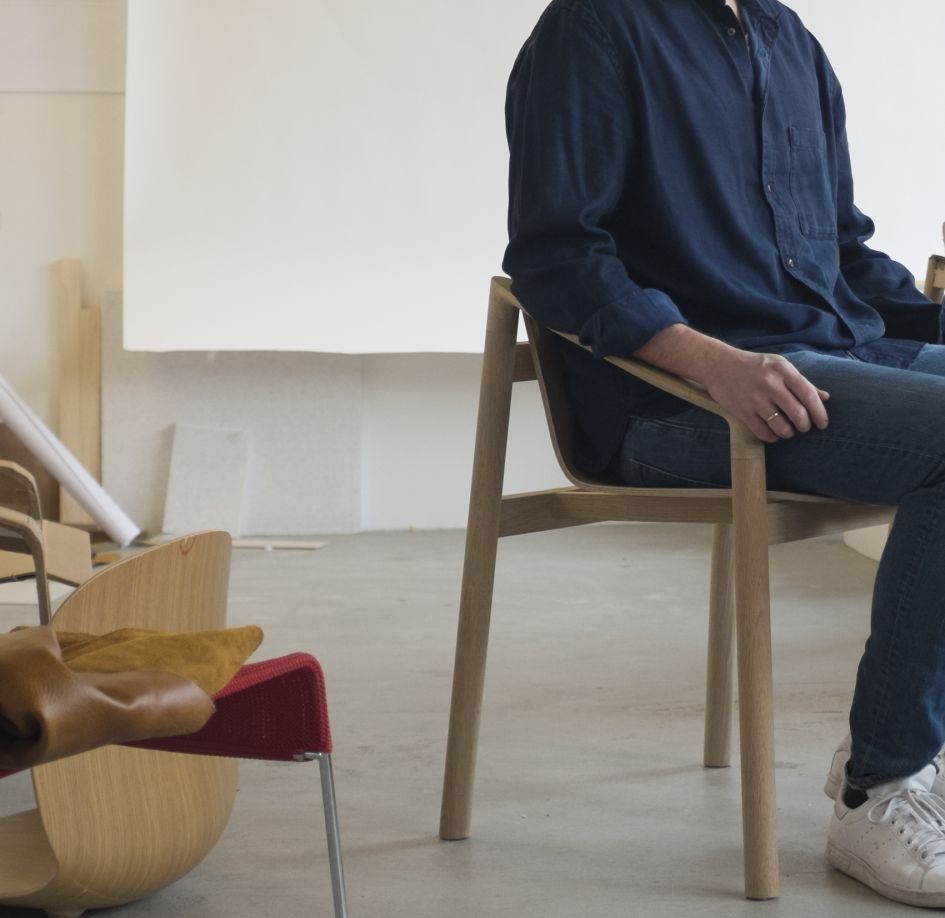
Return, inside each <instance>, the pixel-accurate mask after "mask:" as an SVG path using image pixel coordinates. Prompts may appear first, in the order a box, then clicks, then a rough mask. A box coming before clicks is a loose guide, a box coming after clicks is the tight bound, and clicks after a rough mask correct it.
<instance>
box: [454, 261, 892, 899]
mask: <svg viewBox="0 0 945 918" xmlns="http://www.w3.org/2000/svg"><path fill="white" fill-rule="evenodd" d="M520 312H522V307H521V305H520V304H519V303H518V301H517V300H516V299H515V297H514V296H513V294H512V292H511V285H510V282H509V281H508V280H507V279H506V278H494V279H493V281H492V288H491V296H490V302H489V315H488V321H487V326H486V344H485V354H484V361H483V369H482V387H481V390H480V397H479V418H478V426H477V432H476V452H475V459H474V464H473V478H472V493H471V497H470V505H469V525H468V529H467V532H466V555H465V562H464V567H463V582H462V595H461V600H460V610H459V630H458V635H457V641H456V663H455V670H454V676H453V696H452V707H451V711H450V727H449V739H448V747H447V756H446V772H445V778H444V785H443V801H442V812H441V821H440V837H441V838H443V839H461V838H466V837H468V835H469V833H470V821H471V815H472V793H473V780H474V772H475V760H476V747H477V743H478V735H479V720H480V712H481V706H482V691H483V682H484V677H485V665H486V649H487V644H488V635H489V618H490V614H491V608H492V593H493V583H494V573H495V560H496V551H497V544H498V539H499V538H501V537H503V536H511V535H518V534H521V533H527V532H539V531H543V530H548V529H558V528H562V527H566V526H580V525H583V524H585V523H596V522H601V521H604V520H621V521H631V520H632V521H662V522H667V521H671V522H691V523H713V524H714V535H713V542H712V569H711V570H712V577H711V589H710V596H709V646H708V675H707V690H706V715H705V749H704V762H705V764H706V766H709V767H721V766H725V765H728V764H729V761H730V735H731V713H732V706H733V685H732V658H733V654H732V650H733V622H734V630H735V631H736V632H737V636H738V640H737V649H738V689H739V699H740V701H739V721H740V740H741V742H740V747H741V766H742V775H741V783H742V824H743V835H744V858H745V895H746V896H747V897H748V898H749V899H770V898H773V897H775V896H777V895H778V841H777V827H776V800H775V781H774V722H773V704H772V701H773V699H772V695H773V685H772V670H771V627H770V612H769V591H768V545H769V544H775V543H779V542H790V541H794V540H798V539H806V538H812V537H814V536H819V535H823V534H825V533H831V532H842V531H844V530H848V529H856V528H859V527H863V526H871V525H876V524H880V523H885V522H888V521H889V520H890V519H891V517H892V515H893V513H894V510H893V508H890V507H878V506H867V505H857V504H848V503H843V502H841V501H836V500H831V499H829V498H824V497H816V496H812V495H807V494H791V493H782V492H776V491H767V490H766V487H765V452H764V444H763V443H762V442H760V441H759V440H757V439H755V437H754V436H753V435H752V433H751V432H750V431H749V430H748V428H747V427H746V426H744V425H743V424H742V423H741V422H740V421H738V420H737V419H736V418H734V417H731V416H730V415H728V414H727V413H726V412H725V411H724V410H723V409H722V408H721V407H720V406H719V405H718V404H717V403H716V402H714V401H713V400H712V399H711V398H710V397H709V396H708V394H707V393H706V392H705V391H704V390H702V389H700V388H698V387H697V386H695V385H693V384H691V383H689V382H687V381H685V380H683V379H680V378H678V377H675V376H672V375H671V374H668V373H664V372H662V371H660V370H657V369H655V368H653V367H650V366H648V365H646V364H643V363H640V362H638V361H635V360H626V359H617V358H610V363H612V364H614V365H616V366H618V367H620V368H621V369H622V370H625V371H626V372H628V373H631V374H633V375H634V376H637V377H639V378H641V379H643V380H646V381H647V382H649V383H651V384H653V385H655V386H657V387H658V388H660V389H663V390H664V391H666V392H669V393H672V394H673V395H676V396H678V397H679V398H682V399H684V400H685V401H687V402H690V403H692V404H694V405H698V406H700V407H702V408H705V409H706V410H707V411H711V412H712V413H713V414H717V415H719V416H721V417H723V418H724V419H725V420H726V421H727V422H728V424H729V429H730V432H731V441H730V442H731V466H732V487H731V489H710V488H706V489H682V488H672V489H661V488H654V489H651V488H630V487H618V486H614V485H612V484H607V483H605V482H602V481H598V480H595V479H593V478H589V477H588V476H586V475H584V474H582V473H581V472H579V471H578V470H577V469H576V468H575V466H574V463H573V459H572V452H571V440H572V436H571V435H572V431H573V425H574V419H573V417H572V415H571V412H570V408H569V406H568V402H567V399H566V398H565V395H564V391H563V386H562V380H561V376H560V372H559V369H558V366H557V359H556V352H555V350H554V348H553V347H552V344H553V341H552V336H553V335H554V334H556V333H555V332H551V331H548V330H544V329H542V328H540V327H539V326H538V325H537V323H536V322H534V321H533V320H532V319H531V318H530V317H529V316H528V315H525V324H526V328H527V330H528V335H529V342H528V344H517V343H516V338H517V329H518V318H519V313H520ZM563 337H565V338H569V339H570V340H571V341H572V342H575V343H576V346H580V345H579V344H577V342H576V339H575V338H574V337H572V336H568V335H564V336H563ZM530 379H537V380H538V383H539V387H540V390H541V395H542V400H543V402H544V406H545V413H546V416H547V420H548V425H549V429H550V431H551V437H552V442H553V444H554V448H555V452H556V453H557V456H558V461H559V462H560V464H561V468H562V470H563V471H564V474H565V475H566V476H567V478H568V479H569V480H570V481H571V483H572V485H573V486H572V487H569V488H556V489H553V490H548V491H538V492H532V493H525V494H512V495H505V496H503V494H502V479H503V468H504V465H505V450H506V440H507V434H508V426H509V407H510V401H511V395H512V385H513V383H515V382H519V381H523V380H530Z"/></svg>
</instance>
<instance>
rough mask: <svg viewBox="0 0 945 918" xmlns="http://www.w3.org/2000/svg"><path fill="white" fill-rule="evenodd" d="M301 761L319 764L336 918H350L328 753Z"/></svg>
mask: <svg viewBox="0 0 945 918" xmlns="http://www.w3.org/2000/svg"><path fill="white" fill-rule="evenodd" d="M297 758H298V759H299V760H301V761H306V762H311V761H312V760H313V759H314V760H315V761H317V762H318V771H319V775H320V777H321V781H322V805H323V806H324V808H325V835H326V836H327V839H328V866H329V869H330V870H331V894H332V897H333V898H334V901H335V918H348V895H347V892H346V891H345V870H344V865H343V864H342V862H341V836H340V833H339V831H338V809H337V807H336V806H335V778H334V773H333V772H332V768H331V754H330V753H328V752H306V753H304V754H303V755H300V756H297Z"/></svg>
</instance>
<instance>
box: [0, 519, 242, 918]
mask: <svg viewBox="0 0 945 918" xmlns="http://www.w3.org/2000/svg"><path fill="white" fill-rule="evenodd" d="M229 563H230V539H229V536H228V535H227V534H226V533H222V532H209V533H201V534H199V535H195V536H191V537H188V538H183V539H176V540H174V541H172V542H168V543H166V544H164V545H161V546H158V547H156V548H152V549H149V550H147V551H144V552H142V553H141V554H138V555H134V556H132V557H130V558H127V559H125V560H123V561H120V562H118V563H116V564H114V565H112V566H110V567H108V568H106V569H104V570H103V571H101V572H100V573H98V574H96V575H95V576H93V577H92V578H91V579H90V580H88V581H86V582H85V583H84V584H83V585H82V586H80V587H79V588H78V589H77V590H76V591H75V592H74V593H73V594H72V595H71V596H69V597H68V598H67V599H66V600H65V601H64V602H63V604H62V605H61V606H60V607H59V610H58V611H57V612H56V614H55V616H54V617H53V621H52V624H53V627H55V628H57V629H60V630H65V631H79V632H87V633H93V634H99V633H106V632H108V631H113V630H116V629H118V628H124V627H137V628H153V629H158V630H164V631H199V630H204V629H213V628H222V627H224V626H225V623H226V595H227V585H228V578H229ZM33 785H34V789H35V794H36V809H35V810H30V811H27V812H25V813H19V814H17V815H15V816H11V817H8V818H6V819H0V904H3V905H18V906H28V907H33V908H43V909H45V910H46V911H47V912H48V913H49V914H50V916H77V915H80V914H81V913H82V912H83V911H84V910H85V909H88V908H95V907H102V906H111V905H119V904H121V903H124V902H129V901H132V900H134V899H139V898H141V897H142V896H145V895H147V894H148V893H151V892H153V891H155V890H157V889H160V888H161V887H163V886H166V885H167V884H168V883H171V882H173V881H174V880H176V879H178V878H179V877H181V876H183V875H184V874H185V873H187V872H188V871H189V870H191V869H192V868H193V867H194V866H195V865H196V864H198V863H199V862H200V861H201V860H202V859H203V858H204V856H205V855H206V854H207V853H208V852H209V851H210V849H211V848H212V847H213V845H214V844H215V842H216V840H217V838H218V837H219V835H220V833H221V832H222V831H223V829H224V827H225V826H226V823H227V820H228V819H229V815H230V810H231V809H232V806H233V800H234V796H235V793H236V763H235V762H234V761H233V760H230V759H223V758H207V757H203V756H188V755H179V754H176V753H169V752H155V751H152V750H145V749H130V748H127V747H124V746H107V747H105V748H103V749H96V750H93V751H92V752H88V753H84V754H82V755H78V756H73V757H71V758H68V759H63V760H61V761H58V762H53V763H51V764H48V765H43V766H40V767H38V768H34V769H33Z"/></svg>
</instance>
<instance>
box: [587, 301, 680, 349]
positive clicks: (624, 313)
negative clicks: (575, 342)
mask: <svg viewBox="0 0 945 918" xmlns="http://www.w3.org/2000/svg"><path fill="white" fill-rule="evenodd" d="M688 324H689V322H688V321H686V319H685V318H684V317H683V315H682V313H681V312H680V311H679V309H678V307H677V306H676V304H675V303H674V302H673V301H672V300H671V299H670V298H669V297H668V296H667V295H666V294H665V293H663V291H662V290H655V289H653V288H652V287H650V288H645V289H644V288H637V289H636V290H634V291H633V292H632V293H631V294H630V296H629V297H628V298H627V299H626V300H624V301H622V302H621V303H619V304H612V305H608V306H604V307H603V308H602V309H598V310H597V312H595V313H594V314H593V315H592V316H591V317H590V318H589V319H588V320H587V321H586V322H585V323H584V325H583V326H582V327H581V331H580V332H579V335H578V337H579V338H580V340H581V344H583V345H585V346H586V347H590V348H591V352H592V353H593V354H594V356H595V357H597V358H599V359H603V358H604V357H629V356H630V355H631V354H633V353H634V352H635V351H638V350H639V349H640V348H641V347H643V345H644V344H646V343H647V341H649V340H650V339H651V338H653V336H654V335H657V334H659V332H661V331H662V330H663V329H664V328H669V326H670V325H688Z"/></svg>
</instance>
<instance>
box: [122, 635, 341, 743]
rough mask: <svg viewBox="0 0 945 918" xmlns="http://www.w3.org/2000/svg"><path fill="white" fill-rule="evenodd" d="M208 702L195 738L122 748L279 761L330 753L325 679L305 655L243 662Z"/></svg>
mask: <svg viewBox="0 0 945 918" xmlns="http://www.w3.org/2000/svg"><path fill="white" fill-rule="evenodd" d="M213 700H214V701H215V702H216V706H217V709H216V711H215V712H214V714H213V716H212V717H211V718H210V720H208V721H207V723H206V725H205V726H204V727H203V728H202V729H201V730H198V731H197V732H196V733H191V734H189V735H188V736H169V737H164V738H161V739H153V740H143V741H141V742H136V743H128V745H129V746H138V747H144V748H147V749H163V750H165V751H168V752H189V753H193V754H195V755H225V756H232V757H234V758H240V759H270V760H285V761H290V760H293V759H297V758H299V757H301V756H305V755H306V754H308V753H316V752H321V753H330V752H331V729H330V727H329V723H328V704H327V701H326V696H325V677H324V675H323V673H322V668H321V666H320V665H319V663H318V660H316V659H315V658H314V657H313V656H311V655H310V654H307V653H292V654H289V655H288V656H285V657H278V658H277V659H275V660H266V661H264V662H262V663H249V664H247V665H246V666H244V667H242V668H241V669H240V671H239V672H238V673H237V674H236V676H235V677H234V678H233V680H232V681H231V682H230V683H229V684H228V685H227V686H226V687H225V688H223V689H221V690H220V691H219V692H217V694H216V695H214V696H213Z"/></svg>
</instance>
